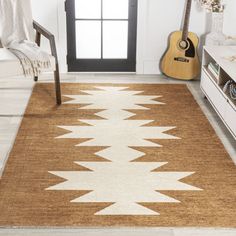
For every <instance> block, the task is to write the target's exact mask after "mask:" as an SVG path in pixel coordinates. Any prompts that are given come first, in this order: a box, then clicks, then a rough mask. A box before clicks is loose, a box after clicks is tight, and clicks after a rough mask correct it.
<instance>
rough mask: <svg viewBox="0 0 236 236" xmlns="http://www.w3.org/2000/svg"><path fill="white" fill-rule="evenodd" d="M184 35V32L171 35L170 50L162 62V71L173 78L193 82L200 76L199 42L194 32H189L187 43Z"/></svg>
mask: <svg viewBox="0 0 236 236" xmlns="http://www.w3.org/2000/svg"><path fill="white" fill-rule="evenodd" d="M182 35H183V32H182V31H176V32H173V33H172V34H171V35H170V37H169V46H168V49H167V51H166V53H165V54H164V56H163V58H162V61H161V70H162V72H163V73H164V74H165V75H166V76H168V77H171V78H175V79H180V80H192V79H194V78H196V77H197V76H198V75H199V74H200V62H199V58H198V55H197V48H198V43H199V40H198V37H197V36H196V35H195V34H194V33H192V32H188V38H187V40H186V41H183V40H182Z"/></svg>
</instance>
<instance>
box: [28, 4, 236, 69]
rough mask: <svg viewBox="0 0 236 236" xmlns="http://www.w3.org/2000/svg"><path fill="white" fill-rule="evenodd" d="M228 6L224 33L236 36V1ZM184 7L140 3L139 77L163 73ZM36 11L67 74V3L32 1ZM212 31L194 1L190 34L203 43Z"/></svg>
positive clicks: (37, 17)
mask: <svg viewBox="0 0 236 236" xmlns="http://www.w3.org/2000/svg"><path fill="white" fill-rule="evenodd" d="M226 2H227V8H226V11H225V26H224V32H225V34H227V35H236V26H235V25H236V24H235V22H236V0H226ZM184 4H185V0H138V6H139V9H138V41H137V73H139V74H158V73H160V71H159V62H160V58H161V56H162V55H163V53H164V51H165V50H166V47H167V38H168V35H169V33H170V32H172V31H175V30H178V29H180V27H181V22H182V20H183V9H184ZM32 7H33V15H34V18H35V19H36V20H38V21H39V23H42V24H43V25H44V26H45V27H47V28H48V29H49V30H51V31H52V32H53V33H54V34H55V35H56V39H57V47H58V54H59V61H60V67H61V71H62V72H66V70H67V66H66V19H65V12H64V0H50V1H49V0H40V1H38V0H32ZM207 19H208V23H206V20H207ZM209 27H210V24H209V15H207V14H206V13H205V12H204V11H203V10H202V9H200V8H199V6H198V5H197V4H196V2H195V0H194V1H193V7H192V14H191V21H190V30H191V31H193V32H195V33H197V34H198V35H199V37H200V39H203V38H204V37H203V36H204V35H205V33H206V32H208V31H209ZM201 41H203V40H201ZM45 43H46V42H44V44H45Z"/></svg>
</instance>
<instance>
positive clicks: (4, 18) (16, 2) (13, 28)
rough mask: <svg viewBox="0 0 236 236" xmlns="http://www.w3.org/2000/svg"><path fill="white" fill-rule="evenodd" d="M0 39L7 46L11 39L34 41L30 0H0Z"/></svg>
mask: <svg viewBox="0 0 236 236" xmlns="http://www.w3.org/2000/svg"><path fill="white" fill-rule="evenodd" d="M0 9H1V12H0V24H1V30H2V33H1V41H2V44H3V46H4V47H7V46H8V45H9V44H10V43H11V42H13V41H20V40H29V41H34V31H33V27H32V23H33V18H32V12H31V2H30V0H0Z"/></svg>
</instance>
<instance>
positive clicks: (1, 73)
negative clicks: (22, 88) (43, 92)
mask: <svg viewBox="0 0 236 236" xmlns="http://www.w3.org/2000/svg"><path fill="white" fill-rule="evenodd" d="M33 27H34V29H35V30H36V39H35V42H36V43H37V44H38V46H40V40H41V35H43V36H44V37H46V38H47V39H48V40H49V43H50V47H51V56H50V61H51V65H52V66H51V68H50V69H48V70H45V71H43V72H49V71H53V72H54V80H55V92H56V102H57V104H58V105H60V104H61V88H60V74H59V65H58V57H57V50H56V44H55V37H54V35H53V34H51V33H50V32H49V31H47V30H46V29H45V28H44V27H42V26H41V25H40V24H38V23H37V22H35V21H34V22H33ZM19 75H22V76H23V75H24V73H23V68H22V66H21V64H20V61H19V60H18V58H17V57H16V56H15V55H14V54H13V53H11V52H10V51H9V50H8V49H6V48H3V47H2V45H1V42H0V78H1V77H4V78H7V77H13V76H19ZM34 80H35V81H38V78H37V77H35V78H34Z"/></svg>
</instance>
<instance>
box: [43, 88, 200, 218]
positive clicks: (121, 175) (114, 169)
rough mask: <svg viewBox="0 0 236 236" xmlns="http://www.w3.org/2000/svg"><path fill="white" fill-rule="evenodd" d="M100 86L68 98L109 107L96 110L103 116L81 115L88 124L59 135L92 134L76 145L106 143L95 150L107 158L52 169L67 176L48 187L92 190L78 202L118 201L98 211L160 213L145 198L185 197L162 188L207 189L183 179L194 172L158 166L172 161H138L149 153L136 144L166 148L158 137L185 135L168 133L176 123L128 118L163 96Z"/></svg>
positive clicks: (167, 199)
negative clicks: (163, 124) (74, 167)
mask: <svg viewBox="0 0 236 236" xmlns="http://www.w3.org/2000/svg"><path fill="white" fill-rule="evenodd" d="M96 89H97V90H92V91H83V92H84V93H86V94H87V95H66V97H68V98H71V99H72V100H70V101H68V102H66V103H65V104H80V105H84V106H83V107H81V108H79V109H101V110H103V111H100V112H98V113H96V115H97V116H99V118H100V119H98V120H80V121H81V122H83V123H85V124H86V125H83V126H59V128H62V129H64V130H66V131H67V133H66V134H65V135H62V136H59V137H57V138H58V139H81V138H84V139H89V140H88V141H85V142H83V143H80V144H78V145H76V146H78V147H80V146H91V147H94V146H99V147H100V146H104V149H103V150H102V151H100V152H97V153H95V154H96V155H97V156H98V157H102V158H103V159H104V158H105V159H106V160H107V162H104V161H101V162H79V161H76V162H75V163H76V164H78V165H80V166H83V167H86V168H88V169H89V171H50V173H51V174H53V175H55V176H58V177H61V178H63V179H65V181H64V182H62V183H59V184H57V185H54V186H51V187H49V188H48V189H47V190H50V191H56V190H57V191H66V190H75V191H78V190H88V191H90V192H89V193H88V194H85V195H83V196H81V197H78V198H76V199H74V200H72V202H76V203H95V202H96V203H112V204H111V205H110V206H108V207H106V208H105V209H103V210H101V211H98V212H97V213H96V215H159V213H158V212H155V211H153V210H151V209H149V208H147V207H144V206H142V205H140V203H163V202H169V203H177V202H179V201H178V200H177V199H174V198H171V197H168V196H166V195H164V194H162V193H160V192H158V191H163V190H175V191H180V190H181V191H200V190H201V189H199V188H197V187H194V186H191V185H188V184H185V183H183V182H182V181H181V180H182V179H183V178H186V177H188V176H190V175H192V174H194V172H166V171H165V172H162V171H158V168H159V167H161V166H163V165H167V164H168V163H167V162H135V159H137V158H139V157H142V156H144V155H145V153H142V152H139V151H137V150H135V149H134V148H135V147H157V148H161V145H159V144H158V140H162V139H169V140H175V139H179V138H178V137H175V136H173V135H170V134H167V132H169V131H171V130H172V129H175V128H176V127H160V126H148V124H149V123H151V122H152V120H132V119H128V118H131V117H132V116H134V115H135V113H132V112H129V111H127V110H148V108H147V107H145V105H149V104H152V105H164V104H163V103H161V102H158V101H156V99H158V98H160V97H161V96H146V95H142V91H127V90H126V89H127V88H126V87H96ZM154 99H155V100H154ZM143 105H144V106H143ZM101 118H103V119H102V120H101ZM68 131H69V132H68ZM150 140H155V142H152V141H150Z"/></svg>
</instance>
